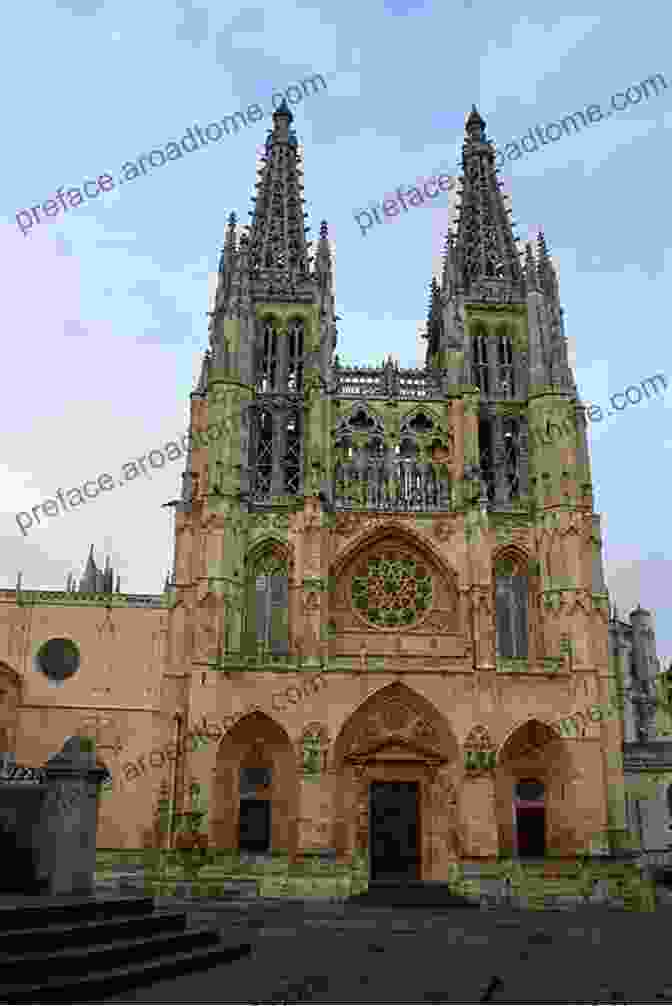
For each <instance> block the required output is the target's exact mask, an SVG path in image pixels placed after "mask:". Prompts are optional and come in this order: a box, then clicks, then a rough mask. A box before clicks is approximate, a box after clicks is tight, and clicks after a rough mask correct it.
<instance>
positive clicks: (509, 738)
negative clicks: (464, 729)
mask: <svg viewBox="0 0 672 1006" xmlns="http://www.w3.org/2000/svg"><path fill="white" fill-rule="evenodd" d="M526 731H527V732H528V733H529V732H532V733H535V734H536V738H535V737H530V738H529V739H527V741H526V743H528V744H534V743H535V742H536V744H537V750H542V749H543V746H544V745H546V744H550V743H552V742H553V741H555V740H558V739H559V735H558V732H557V730H555V729H554V728H553V726H551V724H550V723H547V722H546V721H545V720H541V719H539V718H538V717H537V716H527V717H526V718H525V719H522V720H519V721H518V722H517V723H516V724H514V725H513V726H512V727H511V728H510V729H509V730H508V732H507V734H506V736H505V737H504V739H503V740H502V742H501V743H500V744H499V746H498V748H497V762H498V763H503V762H504V760H505V758H508V757H510V756H511V755H513V754H514V751H513V750H512V744H513V743H515V742H516V740H517V738H516V735H522V734H523V733H524V732H526ZM520 739H521V740H522V737H521V738H520Z"/></svg>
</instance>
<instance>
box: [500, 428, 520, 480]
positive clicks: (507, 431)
mask: <svg viewBox="0 0 672 1006" xmlns="http://www.w3.org/2000/svg"><path fill="white" fill-rule="evenodd" d="M504 466H505V472H506V486H507V490H508V494H509V498H510V499H515V498H516V497H517V496H518V495H519V494H520V423H519V421H518V420H517V419H505V420H504Z"/></svg>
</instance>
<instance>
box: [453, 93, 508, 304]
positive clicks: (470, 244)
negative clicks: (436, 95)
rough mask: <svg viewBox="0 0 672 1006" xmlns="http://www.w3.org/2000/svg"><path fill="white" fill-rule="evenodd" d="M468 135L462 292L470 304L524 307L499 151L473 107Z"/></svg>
mask: <svg viewBox="0 0 672 1006" xmlns="http://www.w3.org/2000/svg"><path fill="white" fill-rule="evenodd" d="M465 131H466V138H465V141H464V144H463V146H462V170H463V179H462V184H463V191H462V200H461V204H460V211H459V218H458V227H457V235H456V238H455V252H456V259H457V262H456V265H457V283H458V287H459V288H460V290H461V292H463V293H464V296H465V298H466V299H467V300H482V301H484V300H494V301H504V302H521V301H522V300H524V297H525V279H524V275H523V270H522V268H521V264H520V261H519V257H518V250H517V248H516V239H515V237H514V233H513V227H512V223H511V221H510V220H509V213H510V211H509V210H508V209H507V208H506V207H505V205H504V197H503V196H502V194H501V192H500V188H501V186H500V183H499V182H498V181H497V171H496V168H495V150H494V147H493V145H492V143H491V142H490V141H489V140H488V139H487V138H486V135H485V122H484V120H483V119H482V118H481V116H480V115H479V114H478V111H477V110H476V106H475V105H474V106H473V108H472V111H471V114H470V115H469V117H468V119H467V121H466V125H465Z"/></svg>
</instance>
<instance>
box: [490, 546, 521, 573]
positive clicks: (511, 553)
mask: <svg viewBox="0 0 672 1006" xmlns="http://www.w3.org/2000/svg"><path fill="white" fill-rule="evenodd" d="M529 561H530V554H529V552H528V550H527V549H525V548H523V547H522V546H520V545H514V544H513V543H508V544H506V545H500V546H498V547H497V548H495V549H494V550H493V553H492V568H493V572H494V570H495V569H496V567H497V565H498V563H504V562H510V563H512V564H513V565H514V566H515V567H516V568H517V569H518V570H520V572H521V573H525V575H527V572H528V565H529Z"/></svg>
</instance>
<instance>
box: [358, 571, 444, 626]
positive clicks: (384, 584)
mask: <svg viewBox="0 0 672 1006" xmlns="http://www.w3.org/2000/svg"><path fill="white" fill-rule="evenodd" d="M431 601H432V576H431V573H430V571H429V570H428V568H427V566H426V565H425V564H424V563H422V562H418V561H416V560H415V559H410V558H400V557H399V554H398V553H396V554H395V553H393V552H388V553H385V554H384V555H379V556H376V557H375V558H371V559H369V560H368V562H365V563H362V564H361V565H360V566H358V568H357V571H356V575H355V576H354V577H353V581H352V603H353V604H354V606H355V608H356V609H357V611H358V612H359V614H360V615H361V616H362V618H364V619H366V621H367V622H369V623H370V624H372V625H375V626H377V627H378V628H393V627H395V626H398V625H413V623H415V622H417V621H418V620H419V619H420V618H422V616H423V615H424V614H425V613H426V611H427V610H428V609H429V607H430V605H431Z"/></svg>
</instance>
